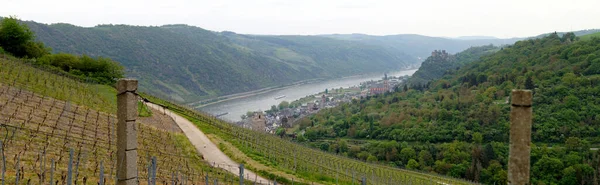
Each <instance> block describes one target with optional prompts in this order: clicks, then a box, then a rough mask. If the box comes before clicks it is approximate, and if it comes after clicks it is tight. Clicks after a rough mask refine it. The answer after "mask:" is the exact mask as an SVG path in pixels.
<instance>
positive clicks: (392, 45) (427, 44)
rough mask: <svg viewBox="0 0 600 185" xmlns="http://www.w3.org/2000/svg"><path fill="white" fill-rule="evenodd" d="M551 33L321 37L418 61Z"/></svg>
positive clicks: (588, 32) (583, 31)
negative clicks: (436, 52)
mask: <svg viewBox="0 0 600 185" xmlns="http://www.w3.org/2000/svg"><path fill="white" fill-rule="evenodd" d="M597 32H600V30H599V29H589V30H580V31H574V32H573V33H575V35H576V36H583V35H587V34H592V33H597ZM549 34H551V33H546V34H540V35H537V36H532V37H526V38H509V39H498V38H494V37H486V36H466V37H458V38H442V37H430V36H424V35H417V34H399V35H384V36H374V35H365V34H332V35H321V36H324V37H330V38H336V39H342V40H351V41H358V42H363V43H366V44H371V45H379V46H383V47H386V48H387V49H390V50H392V51H400V52H402V53H405V54H407V55H409V56H411V57H414V58H416V59H419V58H420V59H422V60H424V59H426V57H427V56H429V55H430V54H431V53H429V52H430V51H433V50H446V52H448V53H450V54H455V53H458V52H460V51H463V50H465V49H468V48H470V47H475V46H484V45H490V44H492V45H496V46H503V45H510V44H514V43H515V42H516V41H519V40H525V39H528V38H541V37H544V36H547V35H549ZM558 34H559V36H562V34H564V32H559V33H558Z"/></svg>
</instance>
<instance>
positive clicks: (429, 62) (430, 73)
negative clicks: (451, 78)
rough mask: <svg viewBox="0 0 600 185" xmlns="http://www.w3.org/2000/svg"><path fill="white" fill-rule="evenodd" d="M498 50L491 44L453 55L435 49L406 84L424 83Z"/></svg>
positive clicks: (413, 85) (414, 85)
mask: <svg viewBox="0 0 600 185" xmlns="http://www.w3.org/2000/svg"><path fill="white" fill-rule="evenodd" d="M498 50H500V49H499V48H498V47H495V46H493V45H487V46H479V47H471V48H469V49H466V50H464V51H461V52H459V53H456V54H455V55H452V54H449V53H447V52H446V51H445V50H442V51H438V50H435V51H433V52H431V54H432V55H431V56H429V57H427V59H426V60H425V61H423V63H421V67H419V70H417V71H416V72H415V73H414V74H413V75H412V76H411V78H410V79H409V81H408V82H407V85H409V86H411V87H416V86H422V85H425V84H427V82H429V81H431V80H435V79H439V78H441V77H442V76H444V75H445V74H451V73H453V72H455V71H456V70H458V69H459V68H460V67H462V66H464V65H465V64H468V63H470V62H473V61H476V60H478V59H479V58H480V57H481V56H483V55H487V54H493V53H494V52H496V51H498Z"/></svg>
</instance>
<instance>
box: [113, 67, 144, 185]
mask: <svg viewBox="0 0 600 185" xmlns="http://www.w3.org/2000/svg"><path fill="white" fill-rule="evenodd" d="M137 87H138V81H137V80H134V79H120V80H119V81H118V82H117V118H118V122H117V185H137V184H139V181H138V176H137V172H138V171H137V159H138V157H137V128H136V127H137V126H136V124H135V120H136V118H137V115H138V113H137V94H136V91H137Z"/></svg>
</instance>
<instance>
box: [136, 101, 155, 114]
mask: <svg viewBox="0 0 600 185" xmlns="http://www.w3.org/2000/svg"><path fill="white" fill-rule="evenodd" d="M137 106H138V108H137V109H138V116H139V117H150V116H152V110H150V108H148V106H147V105H146V104H144V103H142V102H139V101H138V102H137Z"/></svg>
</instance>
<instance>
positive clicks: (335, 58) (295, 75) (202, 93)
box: [27, 22, 417, 102]
mask: <svg viewBox="0 0 600 185" xmlns="http://www.w3.org/2000/svg"><path fill="white" fill-rule="evenodd" d="M27 24H28V26H29V27H30V28H31V30H32V31H34V32H35V34H36V36H37V37H36V38H37V39H38V40H40V41H42V42H43V43H45V44H46V45H48V46H50V47H52V48H53V50H54V51H53V52H66V53H75V54H87V55H90V56H106V57H110V58H112V59H114V60H115V61H118V62H120V63H122V64H123V65H124V66H125V68H126V69H127V76H131V77H135V78H138V79H140V83H141V84H140V85H141V89H142V90H143V91H146V92H150V93H153V94H157V95H162V96H166V95H169V96H171V97H172V98H173V99H175V100H178V101H185V102H191V101H196V100H199V99H202V98H209V97H215V96H219V95H227V94H233V93H239V92H246V91H250V90H256V89H260V88H264V87H270V86H279V85H284V84H289V83H292V82H297V81H302V80H308V79H315V78H332V77H340V76H348V75H356V74H362V73H372V72H381V73H383V72H385V71H389V70H399V69H402V68H404V67H407V66H409V65H414V64H415V63H416V62H417V61H416V60H414V59H413V58H411V57H409V56H406V55H404V54H402V53H400V52H395V53H393V52H391V51H389V50H386V49H383V48H382V47H379V46H374V45H367V44H364V43H360V42H353V41H343V40H337V39H330V38H323V37H316V36H251V35H240V34H235V33H232V32H221V33H218V32H212V31H208V30H204V29H202V28H198V27H193V26H187V25H167V26H160V27H143V26H126V25H100V26H96V27H91V28H83V27H77V26H73V25H69V24H52V25H46V24H39V23H35V22H27Z"/></svg>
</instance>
